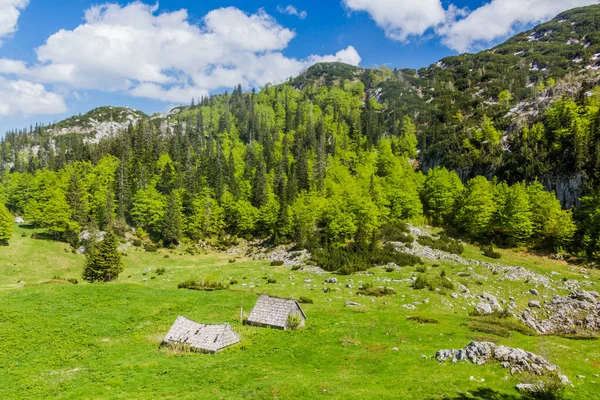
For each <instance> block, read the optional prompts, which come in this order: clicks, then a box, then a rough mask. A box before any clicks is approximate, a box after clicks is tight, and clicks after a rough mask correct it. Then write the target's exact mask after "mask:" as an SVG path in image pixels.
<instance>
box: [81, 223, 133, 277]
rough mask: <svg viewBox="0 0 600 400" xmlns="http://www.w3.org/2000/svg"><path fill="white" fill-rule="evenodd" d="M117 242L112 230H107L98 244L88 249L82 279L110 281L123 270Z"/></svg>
mask: <svg viewBox="0 0 600 400" xmlns="http://www.w3.org/2000/svg"><path fill="white" fill-rule="evenodd" d="M118 246H119V242H118V240H117V237H116V236H115V234H114V233H113V232H112V231H108V232H107V233H106V235H105V236H104V240H103V241H102V242H101V243H100V245H98V246H97V247H96V246H91V247H90V248H89V249H88V252H87V255H86V261H85V267H84V270H83V279H85V280H86V281H88V282H91V283H93V282H110V281H113V280H115V279H117V277H118V276H119V274H120V273H121V272H123V269H124V266H123V260H122V259H121V254H120V253H119V251H118V249H117V248H118Z"/></svg>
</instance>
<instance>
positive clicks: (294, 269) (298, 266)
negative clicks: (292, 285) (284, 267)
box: [292, 265, 302, 271]
mask: <svg viewBox="0 0 600 400" xmlns="http://www.w3.org/2000/svg"><path fill="white" fill-rule="evenodd" d="M300 268H302V267H301V266H300V265H293V266H292V271H298V270H299V269H300Z"/></svg>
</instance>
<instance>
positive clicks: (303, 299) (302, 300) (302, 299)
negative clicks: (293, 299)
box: [298, 296, 313, 304]
mask: <svg viewBox="0 0 600 400" xmlns="http://www.w3.org/2000/svg"><path fill="white" fill-rule="evenodd" d="M298 303H301V304H313V300H312V299H311V298H309V297H304V296H300V298H299V299H298Z"/></svg>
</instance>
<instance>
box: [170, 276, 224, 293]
mask: <svg viewBox="0 0 600 400" xmlns="http://www.w3.org/2000/svg"><path fill="white" fill-rule="evenodd" d="M177 288H178V289H190V290H207V291H212V290H225V289H228V288H229V287H228V285H227V284H224V283H221V282H218V281H215V280H211V279H203V280H192V279H189V280H187V281H184V282H181V283H180V284H179V285H177Z"/></svg>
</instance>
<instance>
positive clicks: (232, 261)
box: [227, 258, 235, 264]
mask: <svg viewBox="0 0 600 400" xmlns="http://www.w3.org/2000/svg"><path fill="white" fill-rule="evenodd" d="M227 262H228V263H229V264H233V263H234V262H235V258H230V259H229V260H228V261H227Z"/></svg>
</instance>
